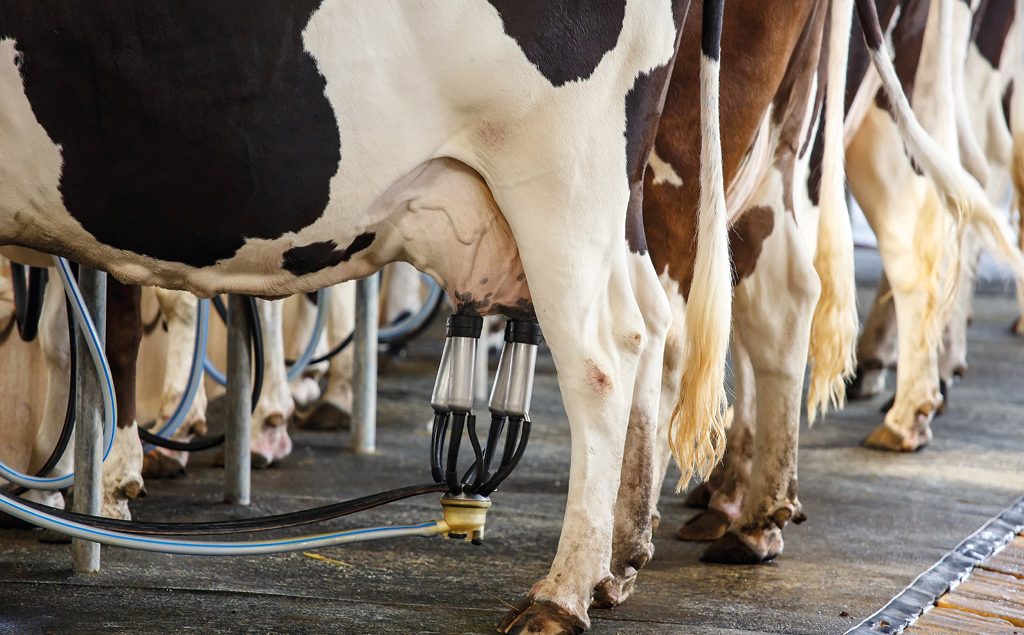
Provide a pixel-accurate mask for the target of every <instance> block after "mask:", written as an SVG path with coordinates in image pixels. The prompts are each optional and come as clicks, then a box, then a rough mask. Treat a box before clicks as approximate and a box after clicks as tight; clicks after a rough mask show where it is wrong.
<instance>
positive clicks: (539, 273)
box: [495, 174, 646, 633]
mask: <svg viewBox="0 0 1024 635" xmlns="http://www.w3.org/2000/svg"><path fill="white" fill-rule="evenodd" d="M557 176H558V175H555V174H552V175H551V177H545V178H552V179H554V178H556V177H557ZM556 183H557V185H556V184H552V185H553V186H552V187H550V188H544V189H543V191H538V192H533V196H526V192H524V191H523V190H524V189H528V188H520V189H518V191H515V192H508V191H503V190H500V189H496V190H495V198H496V199H497V201H498V202H499V204H502V202H503V200H504V199H505V198H506V197H508V200H509V201H510V204H505V205H503V209H505V210H506V212H505V213H506V217H507V218H508V221H509V225H510V226H511V229H512V231H513V233H514V235H515V238H516V243H517V244H518V246H519V250H520V256H521V259H522V262H523V267H524V270H525V273H526V276H527V280H528V283H529V287H530V294H531V296H532V301H533V305H534V308H535V310H536V314H537V316H538V318H539V319H540V322H541V326H542V327H543V329H544V337H545V340H546V342H547V344H548V347H549V348H550V350H551V354H552V357H553V359H554V362H555V366H556V368H557V371H558V383H559V387H560V389H561V393H562V400H563V403H564V405H565V410H566V413H567V415H568V418H569V425H570V429H571V465H570V473H569V493H568V499H567V501H566V509H565V516H564V520H563V523H562V532H561V536H560V538H559V542H558V551H557V553H556V555H555V559H554V562H553V563H552V565H551V569H550V571H549V573H548V575H547V576H546V577H544V578H543V579H541V580H540V581H539V582H537V583H536V584H534V585H533V587H532V589H531V590H530V592H529V594H528V597H527V598H526V599H525V600H524V602H523V603H522V604H521V605H520V608H517V609H516V610H513V611H512V612H511V613H509V614H508V616H506V618H505V620H504V621H503V622H502V624H501V625H500V626H499V629H500V630H501V631H502V632H507V633H579V632H582V631H583V630H584V629H585V628H587V627H588V626H589V622H590V620H589V617H588V615H587V611H588V608H589V607H590V605H591V602H592V599H593V594H594V589H595V588H596V587H597V586H598V585H599V584H601V583H602V582H604V581H605V580H607V579H609V578H611V576H612V573H611V555H612V533H613V512H614V508H615V500H616V493H617V492H618V488H619V475H620V470H621V467H622V453H623V445H624V443H625V438H626V428H627V425H628V422H629V413H630V404H631V402H632V396H633V387H634V385H635V384H634V381H635V377H636V371H637V364H638V361H639V358H640V355H641V352H642V350H643V348H644V346H645V345H646V342H645V339H646V337H645V332H646V329H645V324H644V318H643V315H642V314H641V312H640V308H639V306H638V305H637V301H636V298H635V297H634V294H633V290H632V286H631V284H630V279H629V268H628V266H627V249H626V241H625V236H624V235H623V228H624V226H625V213H624V212H625V209H626V198H627V196H628V193H626V196H623V197H622V198H621V200H619V201H618V202H619V203H620V204H621V207H619V209H621V210H622V211H621V212H619V213H618V214H613V213H612V211H611V210H614V207H613V208H611V209H609V206H610V205H614V204H615V203H616V198H618V197H617V196H616V193H615V192H612V193H609V192H597V191H574V192H565V191H564V190H563V189H561V187H560V186H561V183H560V182H558V181H556ZM553 205H554V209H558V210H559V211H558V212H557V214H555V213H551V212H542V210H550V209H552V206H553ZM509 210H512V211H513V213H510V212H509ZM584 210H586V211H584ZM595 210H596V211H603V212H604V215H603V216H601V215H599V214H598V215H595ZM514 211H521V212H525V213H523V214H522V215H515V214H514ZM537 213H544V214H545V224H544V225H541V224H540V223H538V222H536V219H535V217H534V216H533V215H534V214H537ZM538 227H545V229H544V231H543V232H540V231H537V228H538ZM599 228H601V229H599ZM612 228H617V229H618V231H617V232H616V231H615V229H612ZM574 236H576V237H579V240H573V239H572V237H574Z"/></svg>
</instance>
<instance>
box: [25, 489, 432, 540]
mask: <svg viewBox="0 0 1024 635" xmlns="http://www.w3.org/2000/svg"><path fill="white" fill-rule="evenodd" d="M446 490H447V487H446V486H445V485H439V484H437V483H424V484H421V485H409V486H407V487H399V488H396V489H392V490H388V491H386V492H380V493H379V494H371V495H369V496H363V497H361V498H356V499H353V500H350V501H344V502H341V503H332V504H330V505H323V506H321V507H313V508H312V509H303V510H300V511H296V512H287V513H284V514H275V515H273V516H264V517H262V518H242V519H238V520H214V521H205V522H185V523H163V522H142V521H137V520H118V519H114V518H104V517H102V516H91V515H89V514H78V513H75V512H70V511H66V510H63V509H57V508H56V507H50V506H49V505H43V504H41V503H36V502H34V501H29V500H23V499H18V500H19V502H20V503H22V504H24V505H28V506H29V507H32V508H33V509H36V510H38V511H41V512H45V513H47V514H51V515H53V516H57V517H59V518H63V519H65V520H72V521H75V522H79V523H82V524H84V525H89V526H91V527H97V528H99V529H109V530H113V531H120V532H124V533H131V534H148V535H154V536H184V535H194V536H213V535H223V534H245V533H254V532H262V531H274V530H278V529H288V528H290V527H299V526H302V525H311V524H314V523H320V522H324V521H328V520H333V519H335V518H341V517H342V516H349V515H351V514H355V513H358V512H361V511H365V510H367V509H373V508H374V507H380V506H381V505H386V504H388V503H394V502H396V501H400V500H403V499H406V498H412V497H413V496H422V495H423V494H435V493H441V492H444V491H446Z"/></svg>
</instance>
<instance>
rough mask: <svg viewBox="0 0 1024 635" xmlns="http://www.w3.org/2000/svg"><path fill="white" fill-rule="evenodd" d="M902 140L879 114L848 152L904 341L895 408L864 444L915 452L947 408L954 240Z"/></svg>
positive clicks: (876, 112)
mask: <svg viewBox="0 0 1024 635" xmlns="http://www.w3.org/2000/svg"><path fill="white" fill-rule="evenodd" d="M896 134H897V133H896V132H895V128H894V126H893V124H892V120H891V119H890V118H889V115H888V114H886V113H885V112H884V111H882V110H880V109H878V108H872V110H871V112H869V113H868V115H867V117H866V118H865V120H864V122H863V123H862V125H861V128H860V130H859V131H858V132H857V134H856V135H855V136H854V138H853V141H852V142H851V144H850V146H849V148H848V150H847V174H848V175H849V180H850V187H851V189H852V191H853V194H854V196H855V197H856V199H857V201H858V202H859V203H860V204H861V207H862V208H863V210H864V214H865V216H866V217H867V219H868V222H869V223H870V224H871V228H872V229H873V230H874V232H875V235H876V236H877V237H878V248H879V253H880V255H881V257H882V265H883V266H884V268H885V274H886V277H887V278H888V280H889V283H890V285H891V287H892V298H893V304H894V306H895V310H896V327H897V333H898V354H899V367H898V369H897V372H896V396H895V398H894V400H893V406H892V408H890V409H889V411H888V412H887V413H886V415H885V421H884V423H883V424H882V425H880V426H879V427H878V428H876V429H875V430H874V431H873V432H872V433H871V434H870V435H869V436H868V437H867V438H866V439H865V440H864V444H865V445H866V446H867V447H871V448H875V449H880V450H890V451H900V452H911V451H914V450H917V449H920V448H922V447H924V446H925V445H926V444H927V443H928V441H930V440H931V425H930V424H931V419H932V417H933V416H934V414H935V412H936V410H938V408H939V407H940V406H941V404H942V396H941V394H940V392H939V368H938V348H939V344H940V341H941V337H942V325H943V315H942V307H941V290H942V279H943V278H942V276H943V271H942V268H943V259H944V256H945V254H944V249H945V243H946V241H947V240H948V239H949V236H948V233H947V232H946V231H945V221H946V218H945V216H944V211H943V210H942V207H941V204H940V202H939V200H938V199H937V197H936V195H935V193H934V191H933V190H932V188H931V187H930V186H929V185H928V183H927V182H926V181H925V180H924V178H923V177H920V176H918V175H915V174H914V172H913V169H912V167H911V166H910V164H909V162H908V161H907V160H906V158H905V157H904V155H903V154H902V144H901V143H900V142H899V141H898V137H897V136H896ZM894 139H896V141H893V140H894ZM889 141H893V142H892V143H889Z"/></svg>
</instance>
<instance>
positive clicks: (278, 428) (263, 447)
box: [249, 425, 292, 469]
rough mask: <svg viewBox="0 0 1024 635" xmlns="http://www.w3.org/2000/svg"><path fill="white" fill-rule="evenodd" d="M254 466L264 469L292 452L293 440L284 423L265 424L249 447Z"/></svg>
mask: <svg viewBox="0 0 1024 635" xmlns="http://www.w3.org/2000/svg"><path fill="white" fill-rule="evenodd" d="M249 450H250V452H251V455H252V457H251V460H252V467H254V468H256V469H263V468H265V467H270V466H271V465H273V464H274V463H276V462H278V461H280V460H281V459H283V458H285V457H287V456H288V455H289V454H291V453H292V440H291V437H289V436H288V428H287V427H286V426H283V425H264V426H263V427H262V429H261V430H260V433H259V434H258V435H257V436H256V437H255V438H253V439H252V445H251V447H250V448H249Z"/></svg>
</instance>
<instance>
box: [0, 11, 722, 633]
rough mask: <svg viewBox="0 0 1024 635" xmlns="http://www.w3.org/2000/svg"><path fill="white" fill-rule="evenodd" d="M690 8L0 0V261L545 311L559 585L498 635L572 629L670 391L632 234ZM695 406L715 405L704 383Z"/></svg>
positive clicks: (658, 310) (709, 49)
mask: <svg viewBox="0 0 1024 635" xmlns="http://www.w3.org/2000/svg"><path fill="white" fill-rule="evenodd" d="M687 8H688V1H687V0H637V1H634V2H628V3H627V2H626V1H625V0H595V1H594V2H586V3H583V2H574V1H570V0H515V1H513V0H491V1H489V2H488V1H484V0H451V1H447V2H444V3H409V2H399V1H390V2H357V1H354V0H296V1H294V2H276V1H273V0H250V1H248V2H240V1H236V2H208V1H200V0H178V1H176V2H146V3H140V2H130V1H127V0H101V1H98V2H96V1H94V2H84V1H81V0H75V1H70V2H65V3H60V4H59V5H58V4H53V3H41V2H37V1H35V0H0V148H2V149H3V154H2V156H0V244H16V245H22V246H26V247H30V248H33V249H38V250H41V251H47V252H52V253H57V254H61V255H65V256H68V257H70V258H71V259H73V260H76V261H78V262H81V263H83V264H85V265H88V266H93V267H98V268H101V269H104V270H106V271H109V272H110V273H112V274H113V275H114V276H115V277H117V278H118V279H120V280H123V281H126V282H130V283H134V284H147V285H155V286H162V287H168V288H174V289H180V290H187V291H192V292H194V293H196V294H198V295H202V296H208V295H211V294H214V293H219V292H235V293H249V294H254V295H258V296H264V297H276V296H283V295H289V294H293V293H297V292H305V291H310V290H313V289H316V288H320V287H323V286H327V285H331V284H336V283H339V282H341V281H344V280H348V279H352V278H356V277H360V276H365V275H367V274H369V273H372V272H374V271H376V270H378V269H379V268H380V267H381V266H383V265H384V264H385V263H387V262H391V261H397V260H405V261H408V262H410V263H412V264H414V265H415V266H416V267H417V268H418V269H420V270H422V271H425V272H428V273H430V274H432V275H434V276H435V277H436V278H437V279H438V280H440V281H441V282H442V283H443V285H444V286H445V288H446V290H447V291H448V292H449V294H450V295H451V296H452V297H454V298H457V299H458V304H459V306H458V310H459V311H461V312H465V313H478V314H490V313H504V314H506V315H509V316H512V317H516V318H524V319H531V318H534V317H536V318H537V319H539V320H540V322H541V323H542V325H543V327H544V332H545V334H546V338H547V342H548V345H549V347H550V349H551V351H552V354H553V357H554V360H555V363H556V366H557V368H558V371H559V382H560V387H561V392H562V396H563V399H564V402H565V406H566V410H567V411H568V414H569V419H570V422H571V427H572V468H571V475H570V479H569V496H568V503H567V509H566V515H565V521H564V525H563V530H562V535H561V540H560V542H559V548H558V553H557V555H556V557H555V560H554V563H553V565H552V567H551V570H550V573H549V574H548V575H547V576H546V577H545V578H544V579H542V580H541V581H540V582H539V583H537V584H536V585H535V586H534V587H533V589H532V590H531V593H530V598H529V601H528V603H527V606H526V607H524V609H523V610H522V611H521V612H518V611H517V612H516V613H514V614H513V615H512V616H511V619H510V620H509V623H508V624H507V625H506V628H507V629H510V630H512V631H514V632H523V631H529V632H575V631H579V630H582V629H583V628H584V627H585V626H586V625H587V623H588V617H587V609H588V607H589V605H590V603H591V598H592V595H593V591H594V588H595V586H597V585H598V584H600V583H601V582H602V581H604V580H606V579H607V578H608V577H609V576H610V566H609V561H610V557H611V541H612V526H613V509H614V507H615V499H616V491H617V489H618V485H619V471H620V466H621V465H622V464H623V452H624V450H623V448H624V445H625V439H626V430H627V421H629V420H630V414H631V412H630V411H631V404H633V415H634V417H639V418H642V419H645V420H647V421H656V420H657V408H658V398H657V395H658V389H659V378H658V377H657V375H651V376H649V377H647V376H645V379H644V384H643V385H634V383H635V382H634V379H635V377H636V370H637V367H638V365H640V364H653V365H655V366H657V365H660V364H661V358H662V353H663V345H664V339H665V333H666V330H667V328H668V323H669V320H670V319H671V313H670V310H669V307H668V302H667V300H666V298H665V295H664V292H663V291H662V289H661V286H660V283H659V281H658V277H657V274H656V273H655V270H654V267H653V266H652V264H651V262H650V259H649V258H648V257H647V256H646V254H645V253H644V252H643V249H642V248H641V247H640V246H641V245H642V244H643V242H642V228H641V224H640V223H639V222H638V219H639V214H640V201H641V193H642V177H643V166H644V165H645V163H646V159H647V156H648V153H649V150H650V147H651V143H652V141H653V139H654V134H655V127H656V124H657V121H658V116H659V113H660V108H661V102H662V99H663V95H664V88H665V83H666V81H667V78H668V76H669V74H670V73H669V70H670V68H671V63H672V61H673V59H674V53H675V50H676V45H677V43H678V36H679V25H680V24H681V22H682V20H683V19H684V17H685V14H686V11H687ZM704 8H705V22H706V24H708V25H710V26H711V28H709V29H706V30H705V33H704V36H705V37H704V47H703V52H704V57H703V62H704V66H705V69H704V70H705V71H706V72H702V76H703V86H705V87H706V88H708V89H709V90H707V91H706V93H707V94H706V95H705V96H704V97H703V98H702V102H703V106H704V107H703V108H702V115H703V117H704V118H705V121H706V126H705V128H704V132H705V133H706V135H705V139H706V141H705V142H706V147H707V152H705V153H704V157H705V163H706V165H707V169H706V170H705V172H704V175H703V176H702V187H703V188H704V190H705V195H703V196H702V199H701V200H702V203H703V205H702V208H701V210H699V211H697V212H696V213H698V214H699V216H700V218H699V225H700V236H699V242H698V243H697V251H698V257H697V262H698V266H697V270H698V271H699V272H702V273H703V274H705V275H703V276H702V277H701V278H700V279H696V278H695V281H694V285H693V288H692V289H691V293H690V296H689V303H690V307H691V315H692V317H688V321H690V320H691V319H692V323H693V324H695V325H700V326H702V327H703V330H704V331H705V332H701V329H700V328H696V327H694V326H688V336H692V341H691V345H690V346H689V347H688V349H687V350H688V354H689V355H690V356H691V358H692V359H693V360H696V361H697V362H698V363H699V364H700V365H701V366H702V367H715V366H717V365H720V364H721V363H722V362H723V360H724V353H725V347H726V345H727V334H728V316H729V312H730V298H729V291H728V283H729V274H728V267H729V264H728V258H727V241H726V235H725V233H726V230H725V222H726V219H725V214H724V200H723V198H724V197H723V196H722V184H721V165H720V157H719V156H718V148H717V145H716V143H715V141H716V140H717V107H718V106H717V68H718V63H717V58H718V54H717V50H718V34H719V33H720V24H721V9H722V7H721V0H716V1H714V2H708V3H706V4H705V7H704ZM707 135H710V136H707ZM695 142H696V140H695ZM637 166H639V167H637ZM627 217H629V218H631V219H632V220H631V221H630V222H627ZM627 227H628V228H629V231H627ZM627 239H628V240H627ZM527 279H529V288H527V286H526V281H527ZM135 305H136V306H137V303H135ZM695 307H700V308H701V311H700V312H699V313H698V312H697V311H696V310H695ZM698 315H699V316H701V319H699V320H698V319H697V316H698ZM723 333H724V335H723ZM136 345H137V344H136ZM684 394H687V395H690V396H692V397H694V400H693V402H692V403H691V404H689V405H686V404H684V405H686V407H687V408H691V409H693V410H692V411H693V412H704V411H707V410H711V411H714V410H716V409H718V408H720V407H721V401H722V390H721V386H720V385H714V384H711V383H709V384H707V385H704V386H697V387H692V386H691V387H689V389H687V390H684ZM634 395H636V396H637V397H636V398H634ZM684 410H685V409H684ZM684 414H685V412H684ZM676 440H677V447H678V448H679V452H678V457H680V458H681V459H682V460H683V466H684V469H688V468H689V465H688V464H687V462H688V460H689V459H692V457H694V456H698V455H699V456H704V455H705V451H704V447H705V445H706V444H707V443H708V439H701V438H679V437H677V439H676ZM644 450H645V447H643V446H640V447H637V448H635V449H634V448H632V447H631V448H630V449H629V451H630V452H642V451H644ZM641 459H642V457H640V458H639V459H634V460H633V461H632V462H634V463H635V462H636V460H641ZM629 463H630V462H629V461H627V464H629ZM625 521H626V522H628V519H625Z"/></svg>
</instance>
